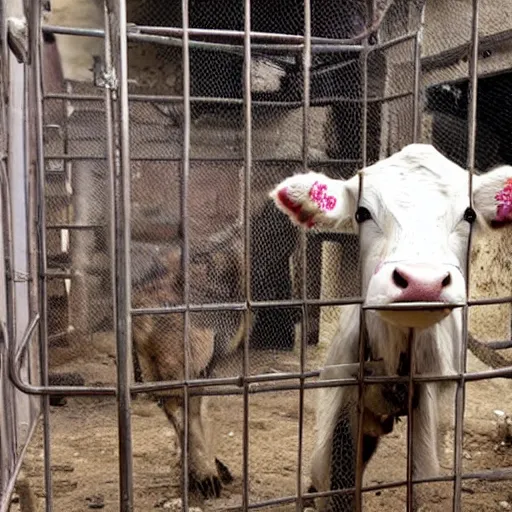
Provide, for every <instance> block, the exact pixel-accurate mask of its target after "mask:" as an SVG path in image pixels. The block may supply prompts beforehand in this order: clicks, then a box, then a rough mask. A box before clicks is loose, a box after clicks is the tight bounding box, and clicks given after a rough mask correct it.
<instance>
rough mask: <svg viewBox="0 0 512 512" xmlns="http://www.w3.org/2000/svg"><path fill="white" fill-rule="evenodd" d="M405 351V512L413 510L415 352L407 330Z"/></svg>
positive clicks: (410, 332)
mask: <svg viewBox="0 0 512 512" xmlns="http://www.w3.org/2000/svg"><path fill="white" fill-rule="evenodd" d="M407 344H408V347H407V350H408V352H409V368H408V371H409V379H408V389H407V503H406V504H407V512H413V510H414V508H413V507H414V487H413V481H412V473H413V457H414V446H413V432H414V430H413V429H414V421H413V419H414V414H413V408H412V404H413V398H414V372H415V370H416V358H415V355H416V350H415V346H414V330H413V329H409V339H408V343H407Z"/></svg>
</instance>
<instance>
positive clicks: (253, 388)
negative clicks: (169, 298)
mask: <svg viewBox="0 0 512 512" xmlns="http://www.w3.org/2000/svg"><path fill="white" fill-rule="evenodd" d="M340 366H343V365H340ZM347 366H349V367H355V368H357V367H358V366H359V364H358V363H356V364H354V365H347ZM344 370H345V369H344ZM16 371H17V372H19V368H17V370H16ZM320 372H321V371H320V370H319V371H309V372H304V373H300V372H294V373H289V374H287V373H278V374H260V375H252V376H249V377H245V378H244V377H243V376H238V377H225V378H212V379H190V380H188V381H183V380H181V381H159V382H144V383H136V384H133V385H132V386H131V387H130V392H131V393H132V394H140V393H156V392H164V391H174V392H176V391H179V390H180V389H183V388H185V387H186V388H188V389H189V395H190V396H193V395H201V396H205V395H208V396H226V395H242V394H243V393H244V388H245V384H244V383H247V384H249V385H248V386H247V392H248V393H250V394H259V393H275V392H283V391H298V390H300V389H301V386H303V388H304V389H319V388H332V387H345V386H355V385H357V384H358V383H359V382H360V380H362V382H363V383H364V384H366V385H371V384H385V383H407V382H409V377H407V376H406V377H401V376H376V377H371V376H363V378H362V379H358V378H356V377H352V378H342V379H329V380H321V381H314V382H303V383H302V384H301V382H300V380H302V381H304V380H306V379H312V378H315V377H318V376H319V375H320ZM462 375H463V376H464V378H465V380H466V381H467V382H472V381H479V380H487V379H494V378H511V377H512V367H509V368H500V369H498V370H489V371H485V372H474V373H465V374H462ZM460 378H461V375H457V374H455V375H429V376H423V375H418V376H414V377H413V382H441V381H443V382H447V381H458V380H460ZM287 380H297V381H299V382H296V383H290V384H284V385H281V384H278V385H272V383H273V382H276V383H279V382H283V381H287ZM13 381H14V382H15V385H16V387H18V389H21V390H22V391H23V392H25V393H27V394H30V395H50V396H63V395H66V396H113V395H115V394H116V388H114V387H94V386H32V385H28V384H25V383H24V382H22V381H21V379H20V378H19V375H18V377H17V379H16V380H15V379H13ZM262 384H269V385H266V386H263V385H262ZM221 386H231V387H230V388H228V389H219V390H213V389H212V388H216V387H221Z"/></svg>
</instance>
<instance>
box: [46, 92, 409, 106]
mask: <svg viewBox="0 0 512 512" xmlns="http://www.w3.org/2000/svg"><path fill="white" fill-rule="evenodd" d="M413 94H414V92H413V91H405V92H400V93H396V94H390V95H389V96H374V97H370V98H368V100H367V102H368V103H386V102H391V101H396V100H399V99H402V98H406V97H408V96H412V95H413ZM45 99H53V100H66V101H69V100H71V99H74V100H75V101H98V102H99V101H100V99H102V98H101V97H100V96H93V95H90V94H86V95H78V94H75V95H72V94H67V93H48V94H46V95H45ZM128 99H129V100H130V101H132V102H137V103H146V102H147V103H176V104H182V103H183V96H174V95H173V96H169V95H157V94H154V95H145V94H131V95H129V96H128ZM190 102H191V103H199V104H204V103H205V104H215V105H240V106H242V105H243V102H244V100H243V99H242V98H221V97H209V96H192V97H191V98H190ZM334 103H349V104H362V103H363V100H362V99H361V98H349V97H347V96H327V97H319V98H312V99H311V105H310V106H311V107H324V106H330V105H332V104H334ZM251 104H252V105H254V106H259V107H275V108H285V109H286V108H289V109H297V108H302V107H303V102H302V101H278V100H259V101H256V100H253V101H252V102H251Z"/></svg>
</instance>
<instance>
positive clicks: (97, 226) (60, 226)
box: [46, 224, 108, 230]
mask: <svg viewBox="0 0 512 512" xmlns="http://www.w3.org/2000/svg"><path fill="white" fill-rule="evenodd" d="M107 227H108V226H105V225H103V224H47V225H46V229H77V230H87V229H106V228H107Z"/></svg>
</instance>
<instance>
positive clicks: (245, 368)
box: [242, 0, 253, 511]
mask: <svg viewBox="0 0 512 512" xmlns="http://www.w3.org/2000/svg"><path fill="white" fill-rule="evenodd" d="M243 43H244V44H243V48H244V62H243V104H244V128H245V130H244V142H245V147H244V175H243V176H244V191H243V211H244V219H243V222H244V269H245V283H244V284H245V301H246V310H245V325H244V346H243V350H244V354H243V362H242V372H243V378H244V380H243V432H242V436H243V452H242V510H243V511H246V510H248V509H249V386H248V383H247V381H246V379H247V377H248V375H249V372H250V358H249V326H250V322H251V309H250V301H251V297H252V294H251V171H252V105H253V102H252V97H251V44H252V41H251V0H244V39H243Z"/></svg>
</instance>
